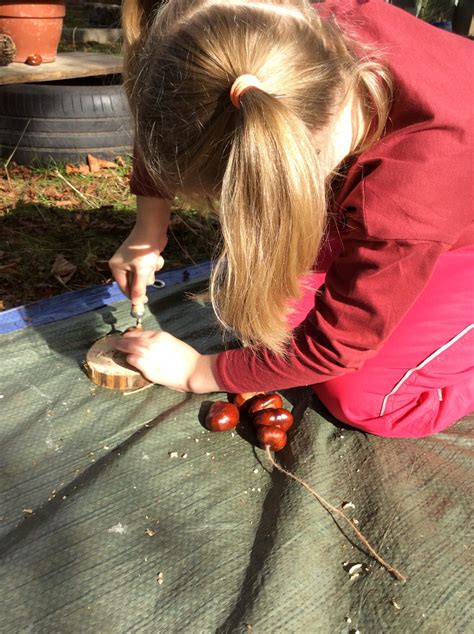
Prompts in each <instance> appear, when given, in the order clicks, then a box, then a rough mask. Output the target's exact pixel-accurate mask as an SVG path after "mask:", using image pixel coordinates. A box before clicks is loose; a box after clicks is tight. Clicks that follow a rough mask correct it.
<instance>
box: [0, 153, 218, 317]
mask: <svg viewBox="0 0 474 634" xmlns="http://www.w3.org/2000/svg"><path fill="white" fill-rule="evenodd" d="M82 169H83V171H85V166H83V168H82ZM129 175H130V162H129V161H123V160H118V161H117V164H116V167H115V168H108V169H101V170H100V171H98V172H95V173H83V174H81V173H70V170H69V171H68V170H67V169H66V167H65V166H56V167H53V168H50V169H32V168H28V167H23V166H15V165H14V164H10V165H8V166H7V168H5V166H4V167H3V168H0V244H1V247H0V249H1V250H0V288H1V294H0V309H1V310H4V309H7V308H12V307H15V306H19V305H22V304H25V303H29V302H32V301H35V300H38V299H43V298H46V297H51V296H52V295H57V294H59V293H63V292H65V291H66V290H75V289H79V288H84V287H87V286H91V285H95V284H101V283H106V282H109V281H111V276H110V271H109V269H108V266H107V260H108V259H109V258H110V256H111V255H112V254H113V253H114V252H115V250H116V249H117V247H118V246H119V245H120V244H121V242H122V241H123V240H124V239H125V238H126V236H127V235H128V233H129V232H130V230H131V229H132V227H133V224H134V221H135V213H134V206H135V200H134V197H133V196H131V195H130V193H129ZM218 234H219V232H218V225H217V221H216V220H215V219H214V218H212V217H211V216H209V215H208V214H206V213H205V212H203V211H199V210H197V209H193V208H190V207H186V206H185V205H183V204H182V203H181V202H180V201H179V200H178V199H176V200H175V204H174V207H173V215H172V221H171V225H170V231H169V238H170V239H169V244H168V246H167V248H166V251H165V253H164V257H165V260H166V266H167V267H168V268H173V267H177V266H185V265H189V264H192V263H195V262H198V261H202V260H206V259H209V258H210V257H211V256H212V253H213V250H214V245H215V242H216V238H217V237H218ZM58 255H62V256H63V257H64V258H65V259H66V261H67V262H68V263H70V265H71V266H70V271H72V270H74V269H75V270H74V273H73V274H72V276H69V274H68V275H66V274H64V275H62V274H60V275H58V274H57V267H56V268H55V269H54V270H53V265H54V263H55V261H56V259H57V256H58Z"/></svg>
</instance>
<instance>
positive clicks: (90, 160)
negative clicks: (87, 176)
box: [87, 154, 100, 173]
mask: <svg viewBox="0 0 474 634" xmlns="http://www.w3.org/2000/svg"><path fill="white" fill-rule="evenodd" d="M87 164H88V165H89V168H90V170H91V172H93V173H94V172H100V163H99V159H96V157H95V156H92V154H88V155H87Z"/></svg>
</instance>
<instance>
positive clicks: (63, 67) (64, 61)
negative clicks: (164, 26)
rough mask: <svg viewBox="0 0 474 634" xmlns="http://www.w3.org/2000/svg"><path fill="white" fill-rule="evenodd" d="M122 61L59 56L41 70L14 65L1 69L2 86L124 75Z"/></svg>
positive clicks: (103, 55) (111, 57)
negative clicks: (122, 73) (116, 74)
mask: <svg viewBox="0 0 474 634" xmlns="http://www.w3.org/2000/svg"><path fill="white" fill-rule="evenodd" d="M122 70H123V58H122V57H121V56H120V55H108V54H106V53H59V54H58V56H57V58H56V61H54V62H51V63H50V64H41V66H28V65H27V64H19V63H17V62H14V63H13V64H10V65H9V66H5V67H1V68H0V84H24V83H31V82H35V81H54V80H58V79H74V78H77V77H96V76H98V75H111V74H115V73H121V72H122Z"/></svg>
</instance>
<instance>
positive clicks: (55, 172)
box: [54, 170, 95, 209]
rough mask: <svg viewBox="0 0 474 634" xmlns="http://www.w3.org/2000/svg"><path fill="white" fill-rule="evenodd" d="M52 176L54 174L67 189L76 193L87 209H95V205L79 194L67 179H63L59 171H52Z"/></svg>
mask: <svg viewBox="0 0 474 634" xmlns="http://www.w3.org/2000/svg"><path fill="white" fill-rule="evenodd" d="M54 174H55V175H56V176H59V178H61V179H62V180H63V181H64V182H65V183H66V185H68V186H69V187H70V188H71V189H72V190H73V191H75V192H76V194H77V195H78V196H80V197H81V198H82V200H83V201H84V202H85V203H86V204H87V205H89V207H91V209H95V205H94V204H93V203H91V202H90V200H89V199H88V198H87V196H85V195H84V194H83V193H82V192H80V191H79V190H78V189H76V188H75V187H74V185H73V184H72V183H70V182H69V181H68V179H67V178H65V177H64V176H63V175H62V174H61V172H60V171H59V170H55V171H54Z"/></svg>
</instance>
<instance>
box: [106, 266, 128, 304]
mask: <svg viewBox="0 0 474 634" xmlns="http://www.w3.org/2000/svg"><path fill="white" fill-rule="evenodd" d="M109 266H110V270H111V271H112V275H113V276H114V278H115V281H116V282H117V284H118V285H119V287H120V290H121V291H122V293H124V295H127V296H128V297H130V287H129V284H128V275H127V271H124V270H123V269H118V268H115V267H113V266H112V265H111V264H110V262H109Z"/></svg>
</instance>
